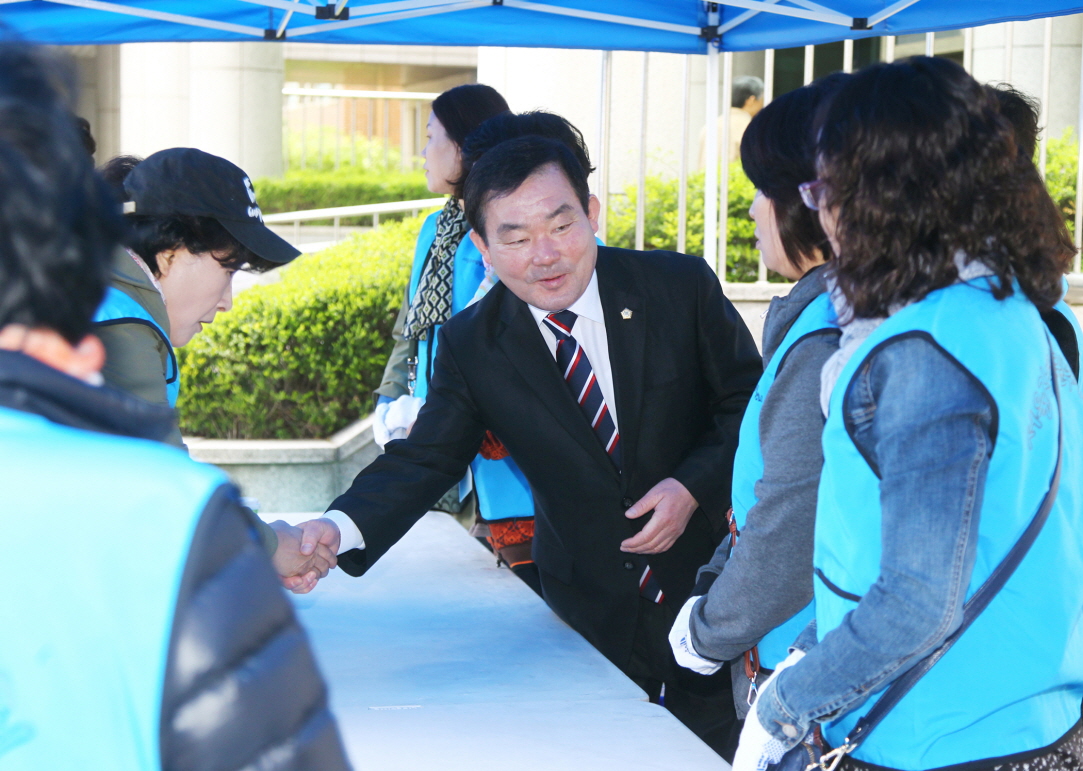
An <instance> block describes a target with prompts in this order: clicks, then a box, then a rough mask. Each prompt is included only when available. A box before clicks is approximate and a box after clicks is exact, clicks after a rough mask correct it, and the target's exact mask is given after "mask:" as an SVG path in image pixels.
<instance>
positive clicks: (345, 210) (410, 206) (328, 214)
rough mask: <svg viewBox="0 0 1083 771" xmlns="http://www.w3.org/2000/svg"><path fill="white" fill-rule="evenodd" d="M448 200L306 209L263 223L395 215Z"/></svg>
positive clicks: (273, 216) (270, 216)
mask: <svg viewBox="0 0 1083 771" xmlns="http://www.w3.org/2000/svg"><path fill="white" fill-rule="evenodd" d="M445 203H447V198H419V199H418V200H416V201H387V202H385V203H365V204H361V205H360V206H333V207H331V208H328V209H305V210H303V211H285V212H278V213H277V214H264V215H263V221H264V222H265V223H266V224H269V225H273V224H278V223H282V222H304V221H305V220H329V219H334V218H336V217H364V216H368V215H370V214H393V213H395V212H401V211H413V210H415V209H431V208H432V207H434V206H443V205H444V204H445Z"/></svg>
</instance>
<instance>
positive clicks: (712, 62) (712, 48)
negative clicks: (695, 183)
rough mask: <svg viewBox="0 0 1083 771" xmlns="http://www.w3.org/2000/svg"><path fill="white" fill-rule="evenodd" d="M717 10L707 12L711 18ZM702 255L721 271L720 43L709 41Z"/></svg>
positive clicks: (716, 17) (716, 270) (715, 15)
mask: <svg viewBox="0 0 1083 771" xmlns="http://www.w3.org/2000/svg"><path fill="white" fill-rule="evenodd" d="M711 16H714V18H715V20H717V19H718V15H717V14H708V18H710V17H711ZM703 157H704V161H705V167H706V168H705V170H704V177H703V259H705V260H706V261H707V264H708V265H710V266H711V267H712V268H713V269H714V271H715V272H716V273H717V272H718V46H717V45H715V43H714V41H708V42H707V138H706V140H705V142H704V146H703Z"/></svg>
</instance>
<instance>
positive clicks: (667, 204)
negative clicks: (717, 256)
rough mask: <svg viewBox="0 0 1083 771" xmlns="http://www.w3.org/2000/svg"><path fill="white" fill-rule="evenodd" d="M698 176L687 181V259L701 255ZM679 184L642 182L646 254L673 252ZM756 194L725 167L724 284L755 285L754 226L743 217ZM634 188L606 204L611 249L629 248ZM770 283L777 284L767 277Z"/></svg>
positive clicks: (737, 170) (736, 170) (736, 169)
mask: <svg viewBox="0 0 1083 771" xmlns="http://www.w3.org/2000/svg"><path fill="white" fill-rule="evenodd" d="M704 176H705V175H704V173H703V172H702V171H701V172H699V173H697V174H692V175H690V176H689V177H688V216H687V245H686V246H685V252H686V253H687V254H695V255H699V256H702V255H703V179H704ZM679 189H680V182H679V180H676V179H665V178H663V177H657V176H654V177H647V180H646V191H647V206H646V210H645V212H646V216H645V222H644V233H643V236H644V237H643V243H644V247H645V248H647V249H669V250H675V249H676V248H677V193H678V190H679ZM755 192H756V190H755V188H753V187H752V183H751V182H750V181H749V179H748V177H746V176H745V173H744V170H743V169H742V168H741V164H740V163H734V164H732V165H731V166H730V188H729V213H728V217H729V233H728V238H727V247H726V279H727V280H728V281H755V280H756V277H757V273H758V270H759V253H758V252H757V250H756V236H755V229H756V223H755V222H753V221H752V218H751V217H749V215H748V208H749V207H750V206H751V205H752V196H753V195H754V194H755ZM636 199H637V190H636V186H635V185H630V186H629V187H628V188H627V189H626V190H625V192H624V195H622V196H614V199H613V200H612V201H611V202H610V205H609V223H608V229H609V233H608V236H609V237H608V240H607V243H609V244H610V245H611V246H619V247H622V248H625V249H632V248H634V246H635V231H636ZM770 277H771V278H772V280H782V279H781V278H780V277H779V276H776V275H774V274H771V276H770Z"/></svg>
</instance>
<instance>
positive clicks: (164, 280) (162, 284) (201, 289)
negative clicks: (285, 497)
mask: <svg viewBox="0 0 1083 771" xmlns="http://www.w3.org/2000/svg"><path fill="white" fill-rule="evenodd" d="M102 174H103V176H104V177H105V178H106V181H107V182H109V183H111V184H112V185H113V187H114V189H115V190H116V191H117V193H118V195H119V196H120V197H121V199H122V200H123V201H124V211H125V215H126V219H127V220H128V224H129V234H128V238H127V239H126V247H127V248H126V249H125V250H124V251H123V252H119V253H118V254H117V258H116V260H115V261H114V265H113V280H112V283H111V286H110V288H109V292H108V293H107V295H106V298H105V301H104V302H103V303H102V306H101V308H99V310H98V313H97V315H96V317H95V321H96V322H97V324H98V329H97V334H98V336H99V337H100V338H101V340H102V342H103V343H105V348H106V355H107V363H106V366H105V369H104V370H103V372H102V374H103V375H104V377H105V380H106V382H107V383H108V384H109V385H112V386H114V387H116V388H119V389H121V390H123V391H127V392H129V393H131V394H134V395H135V396H138V397H140V398H142V399H145V400H146V401H149V402H152V403H155V404H169V405H170V406H175V405H176V401H177V394H178V393H179V390H180V373H179V371H178V368H177V360H176V357H175V355H174V353H173V349H174V348H179V347H180V346H183V345H185V344H187V343H188V341H189V340H191V339H192V337H193V336H194V335H195V334H196V333H197V332H198V331H199V330H200V329H201V328H202V327H203V325H204V324H209V323H211V322H212V321H214V317H215V314H216V313H217V312H218V311H225V310H229V308H230V307H231V306H232V304H233V299H232V286H231V285H232V279H233V274H234V273H236V272H237V271H238V270H240V269H242V268H244V269H245V270H252V271H259V272H262V271H266V270H269V269H271V268H274V267H277V266H278V265H281V264H283V263H287V262H289V261H290V260H292V259H293V258H294V257H296V256H297V255H298V254H300V252H298V251H297V250H296V249H294V248H293V247H292V246H290V245H289V244H288V243H286V241H284V240H282V239H281V238H279V237H278V236H277V235H275V234H274V233H272V232H271V231H270V230H269V229H268V228H267V226H266V225H264V224H263V215H262V214H261V213H260V209H259V206H258V205H257V203H256V194H255V192H254V191H253V189H252V183H251V182H250V181H249V179H248V176H247V175H246V174H245V173H244V172H243V171H242V170H241V169H239V168H238V167H237V166H235V165H233V164H232V163H230V162H229V161H227V160H226V159H224V158H219V157H217V156H214V155H210V154H209V153H205V152H202V151H201V150H195V149H192V148H182V147H178V148H173V149H170V150H162V151H161V152H157V153H154V154H153V155H151V156H150V157H149V158H147V159H146V160H144V161H139V159H137V158H132V157H130V156H121V157H118V158H114V159H113V160H112V161H110V162H109V163H108V164H107V165H106V166H105V167H104V168H103V169H102ZM171 442H172V443H173V444H176V445H177V446H182V445H181V436H180V431H179V430H175V431H174V432H173V435H172V436H171Z"/></svg>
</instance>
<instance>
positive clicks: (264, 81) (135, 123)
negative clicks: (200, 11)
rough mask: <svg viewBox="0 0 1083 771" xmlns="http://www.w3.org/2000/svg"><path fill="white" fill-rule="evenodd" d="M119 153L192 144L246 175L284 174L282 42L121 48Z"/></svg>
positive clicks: (151, 150) (189, 145)
mask: <svg viewBox="0 0 1083 771" xmlns="http://www.w3.org/2000/svg"><path fill="white" fill-rule="evenodd" d="M119 70H120V94H121V96H120V129H121V130H120V145H121V152H124V153H127V154H132V155H142V156H146V155H150V154H151V153H153V152H156V151H157V150H163V149H165V148H167V147H197V148H199V149H201V150H205V151H206V152H208V153H213V154H215V155H220V156H222V157H223V158H226V159H228V160H230V161H232V162H233V163H235V164H237V165H238V166H240V167H241V168H242V169H244V170H245V171H246V172H248V174H249V175H250V176H252V177H263V176H278V175H280V174H281V173H282V84H283V79H284V60H283V55H282V45H281V44H280V43H274V42H266V43H263V42H252V43H131V44H126V45H123V46H121V47H120V66H119Z"/></svg>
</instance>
